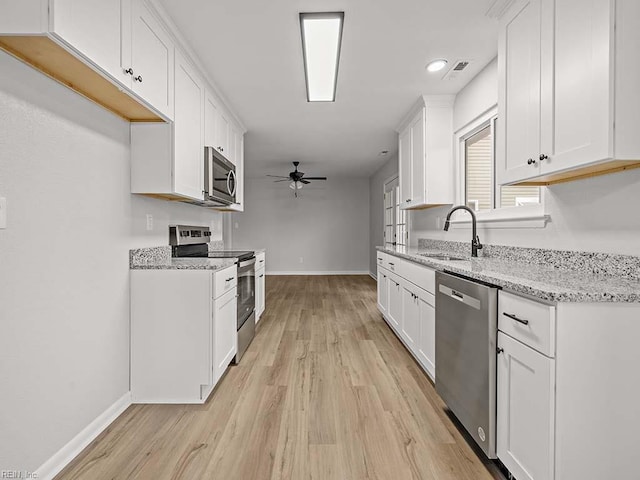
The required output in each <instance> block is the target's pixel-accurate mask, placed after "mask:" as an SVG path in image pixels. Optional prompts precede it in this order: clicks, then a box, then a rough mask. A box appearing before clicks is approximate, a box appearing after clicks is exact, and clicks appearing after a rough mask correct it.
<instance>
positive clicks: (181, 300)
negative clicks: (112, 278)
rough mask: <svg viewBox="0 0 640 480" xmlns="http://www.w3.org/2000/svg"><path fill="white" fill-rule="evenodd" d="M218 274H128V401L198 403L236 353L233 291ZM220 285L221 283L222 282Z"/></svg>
mask: <svg viewBox="0 0 640 480" xmlns="http://www.w3.org/2000/svg"><path fill="white" fill-rule="evenodd" d="M236 276H237V268H236V266H235V265H233V266H231V267H228V268H225V269H223V270H219V271H215V272H211V271H210V270H132V271H131V397H132V401H133V403H204V402H205V401H206V400H207V397H208V396H209V394H210V393H211V391H212V390H213V388H214V387H215V385H216V383H217V382H218V381H219V380H220V378H221V377H222V375H223V373H224V371H225V370H226V368H227V366H228V365H229V363H230V362H231V360H232V359H233V357H234V355H235V354H236V350H237V332H236V312H237V300H236V295H237V287H236V286H235V283H234V282H231V284H233V285H234V286H233V287H231V288H229V289H227V290H225V291H224V292H222V291H221V290H220V289H218V290H217V289H216V288H215V285H216V284H220V281H219V280H220V279H222V278H224V279H227V278H231V277H233V278H234V279H235V277H236ZM223 281H224V280H223Z"/></svg>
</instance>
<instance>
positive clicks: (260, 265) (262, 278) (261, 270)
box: [255, 252, 267, 323]
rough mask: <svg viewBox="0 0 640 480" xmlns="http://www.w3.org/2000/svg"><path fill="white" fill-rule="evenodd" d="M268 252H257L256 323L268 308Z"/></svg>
mask: <svg viewBox="0 0 640 480" xmlns="http://www.w3.org/2000/svg"><path fill="white" fill-rule="evenodd" d="M265 258H266V254H265V252H259V253H257V254H256V306H255V309H256V323H258V321H259V320H260V317H262V314H263V313H264V310H265V308H266V299H267V292H266V278H267V277H266V262H265Z"/></svg>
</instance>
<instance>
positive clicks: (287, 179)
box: [273, 178, 291, 183]
mask: <svg viewBox="0 0 640 480" xmlns="http://www.w3.org/2000/svg"><path fill="white" fill-rule="evenodd" d="M290 181H291V179H289V178H283V179H282V180H274V181H273V183H278V182H290Z"/></svg>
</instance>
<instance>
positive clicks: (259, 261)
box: [256, 252, 266, 271]
mask: <svg viewBox="0 0 640 480" xmlns="http://www.w3.org/2000/svg"><path fill="white" fill-rule="evenodd" d="M265 258H266V255H265V253H264V252H262V253H256V271H257V270H260V269H261V268H264V266H265V263H266V262H265Z"/></svg>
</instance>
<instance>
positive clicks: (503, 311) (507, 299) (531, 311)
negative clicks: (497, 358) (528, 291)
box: [498, 291, 556, 357]
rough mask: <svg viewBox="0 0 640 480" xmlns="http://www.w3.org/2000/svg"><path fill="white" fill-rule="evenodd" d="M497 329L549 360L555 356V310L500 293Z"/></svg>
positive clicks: (549, 306)
mask: <svg viewBox="0 0 640 480" xmlns="http://www.w3.org/2000/svg"><path fill="white" fill-rule="evenodd" d="M498 329H499V330H500V331H502V332H504V333H506V334H508V335H510V336H511V337H513V338H515V339H516V340H519V341H521V342H522V343H524V344H525V345H527V346H529V347H531V348H533V349H534V350H537V351H539V352H540V353H543V354H545V355H547V356H549V357H554V356H555V350H556V348H555V343H556V338H555V332H556V308H555V307H553V306H551V305H545V304H544V303H540V302H536V301H534V300H529V299H528V298H524V297H520V296H518V295H513V294H511V293H508V292H504V291H500V292H498Z"/></svg>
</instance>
